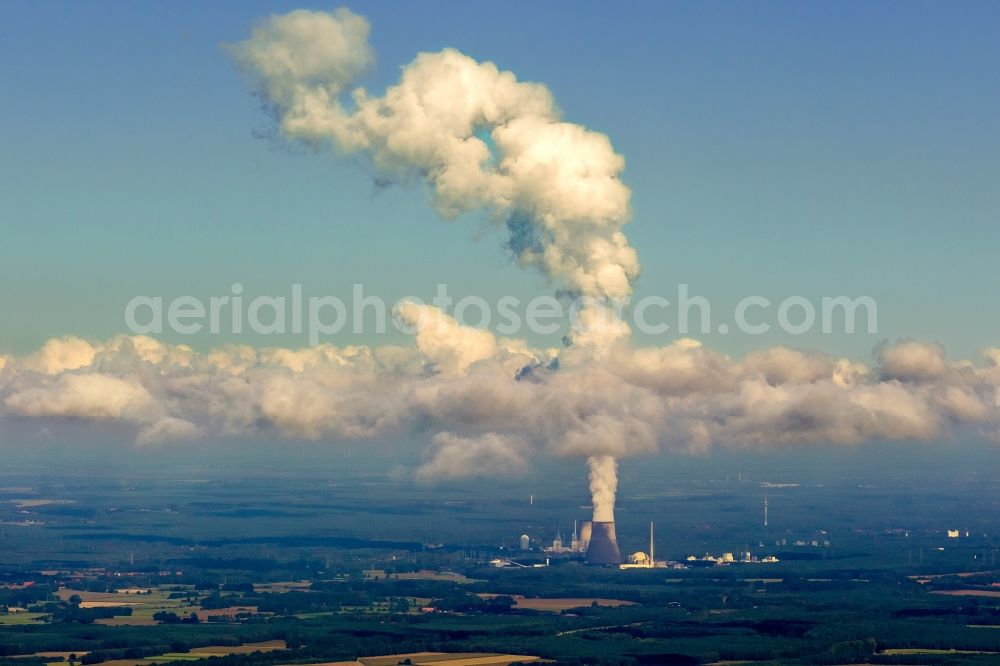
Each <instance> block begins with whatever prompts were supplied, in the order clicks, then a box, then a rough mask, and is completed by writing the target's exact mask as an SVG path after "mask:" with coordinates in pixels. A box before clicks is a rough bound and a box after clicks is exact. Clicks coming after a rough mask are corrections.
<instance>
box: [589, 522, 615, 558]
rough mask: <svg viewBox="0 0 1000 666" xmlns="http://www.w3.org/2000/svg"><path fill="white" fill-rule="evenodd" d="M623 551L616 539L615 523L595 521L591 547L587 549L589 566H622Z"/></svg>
mask: <svg viewBox="0 0 1000 666" xmlns="http://www.w3.org/2000/svg"><path fill="white" fill-rule="evenodd" d="M621 561H622V554H621V551H619V550H618V539H617V538H616V537H615V524H614V523H613V522H598V521H594V522H593V524H592V527H591V536H590V545H589V546H588V547H587V563H588V564H620V563H621Z"/></svg>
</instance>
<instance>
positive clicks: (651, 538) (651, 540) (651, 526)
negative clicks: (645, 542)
mask: <svg viewBox="0 0 1000 666" xmlns="http://www.w3.org/2000/svg"><path fill="white" fill-rule="evenodd" d="M655 562H656V560H654V559H653V521H652V520H651V521H649V566H653V565H654V563H655Z"/></svg>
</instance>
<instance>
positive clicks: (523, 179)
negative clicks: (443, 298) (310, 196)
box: [229, 8, 639, 344]
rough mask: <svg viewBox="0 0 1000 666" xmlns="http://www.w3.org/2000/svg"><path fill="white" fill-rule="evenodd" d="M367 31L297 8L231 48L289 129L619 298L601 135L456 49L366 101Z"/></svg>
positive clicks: (620, 328) (626, 290) (614, 333)
mask: <svg viewBox="0 0 1000 666" xmlns="http://www.w3.org/2000/svg"><path fill="white" fill-rule="evenodd" d="M368 32H369V25H368V21H367V20H366V19H365V18H364V17H362V16H358V15H357V14H354V13H352V12H351V11H349V10H347V9H343V8H342V9H338V10H336V11H335V12H332V13H325V12H311V11H306V10H297V11H293V12H291V13H289V14H285V15H283V16H272V17H270V18H269V19H267V20H265V21H263V22H262V23H260V24H259V25H258V26H257V28H256V29H255V30H254V31H253V34H252V36H251V37H250V39H248V40H246V41H244V42H240V43H238V44H235V45H233V46H231V47H230V48H229V50H230V53H231V54H232V56H233V58H234V59H235V60H236V62H237V63H238V64H239V65H240V66H241V68H242V69H243V71H244V72H245V73H246V74H247V76H248V77H249V78H250V79H251V80H252V81H253V82H254V84H255V85H256V87H257V89H258V90H259V91H260V93H261V95H262V96H263V97H264V99H266V100H267V101H268V102H269V103H270V104H271V105H272V106H273V108H274V110H275V111H276V113H277V116H278V122H279V128H280V131H281V132H282V134H284V136H286V137H287V138H289V139H293V140H298V141H303V142H306V143H309V144H312V145H314V146H317V147H322V146H329V147H332V148H334V149H336V150H337V151H339V152H341V153H346V154H351V153H360V154H362V155H365V156H367V157H368V158H370V160H371V163H372V165H373V167H374V168H375V170H376V171H377V172H378V174H379V177H380V178H381V179H390V180H394V181H408V180H418V179H420V180H423V181H425V182H426V183H428V184H429V185H430V186H431V188H432V191H433V196H434V205H435V207H436V208H437V210H438V211H439V212H440V213H441V214H442V215H443V216H444V217H448V218H451V217H455V216H457V215H459V214H461V213H464V212H470V211H476V210H484V211H486V212H487V213H488V214H489V215H490V216H491V217H492V218H493V219H494V220H495V221H496V222H497V223H498V224H500V225H503V226H504V227H506V230H507V236H508V239H507V245H508V247H509V248H510V250H511V251H512V252H513V253H514V255H515V257H516V258H517V261H518V262H519V263H520V264H521V265H522V266H528V267H534V268H537V269H539V270H541V271H542V272H543V273H544V274H545V275H547V276H548V277H549V278H551V279H552V280H553V281H554V282H555V283H556V285H557V286H558V287H559V288H560V289H563V290H566V291H568V292H570V293H572V294H575V295H580V296H586V297H590V298H593V299H598V300H599V299H607V298H622V297H626V296H628V295H629V294H630V293H631V292H632V283H633V281H634V280H635V279H636V278H637V277H638V274H639V262H638V259H637V257H636V252H635V250H634V249H633V248H632V247H631V246H630V245H629V243H628V239H627V238H626V237H625V234H624V233H622V227H623V226H624V225H625V223H626V222H628V220H629V217H630V209H629V198H630V196H631V192H630V190H629V188H628V187H626V186H625V184H624V183H622V181H621V180H620V178H619V174H620V173H621V171H622V169H623V168H624V166H625V160H624V159H623V158H622V157H621V155H618V154H617V153H615V151H614V148H613V147H612V145H611V141H610V140H609V139H608V137H607V136H605V135H604V134H601V133H598V132H593V131H591V130H589V129H587V128H586V127H583V126H581V125H576V124H573V123H568V122H565V121H563V120H561V118H560V112H559V110H558V109H557V108H556V106H555V103H554V101H553V99H552V95H551V93H550V92H549V90H548V89H547V88H546V87H545V86H544V85H541V84H538V83H527V82H522V81H518V80H517V77H516V76H515V75H514V74H513V73H512V72H508V71H501V70H500V69H498V68H497V66H496V65H494V64H493V63H491V62H477V61H476V60H473V59H472V58H470V57H469V56H467V55H464V54H462V53H459V52H458V51H456V50H454V49H445V50H443V51H440V52H438V53H421V54H420V55H418V56H417V57H416V59H415V60H414V61H413V62H411V63H410V64H408V65H406V66H405V67H404V68H403V73H402V76H401V78H400V80H399V82H398V83H396V84H395V85H393V86H391V87H389V88H388V90H386V92H385V94H384V95H382V96H380V97H379V96H372V95H370V94H369V93H368V91H366V90H365V89H364V88H361V87H357V86H356V85H355V79H356V78H357V77H358V75H360V74H361V73H362V72H363V71H364V69H365V68H366V67H367V66H368V64H369V63H370V62H371V60H372V54H371V49H370V47H369V46H368ZM348 96H349V97H350V103H347V102H346V100H345V98H346V97H348ZM585 309H586V310H596V311H599V312H604V311H605V310H606V308H605V307H604V306H602V305H601V304H600V303H596V304H591V305H589V306H587V307H586V308H585ZM581 319H583V320H584V321H585V324H584V333H585V334H581V335H578V336H577V337H578V338H579V339H580V340H582V341H591V340H596V341H598V342H600V343H602V344H603V343H604V342H606V341H607V340H608V339H609V338H610V339H612V340H613V339H616V338H619V337H623V336H627V335H628V333H629V331H628V327H627V326H624V325H623V324H621V322H620V321H619V320H618V319H617V318H614V317H612V318H610V319H608V318H606V317H600V316H596V315H594V314H593V313H590V314H589V316H586V317H581Z"/></svg>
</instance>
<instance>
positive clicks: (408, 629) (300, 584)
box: [0, 452, 1000, 666]
mask: <svg viewBox="0 0 1000 666" xmlns="http://www.w3.org/2000/svg"><path fill="white" fill-rule="evenodd" d="M862 454H863V452H859V453H858V455H862ZM132 460H133V461H134V466H132V465H133V463H129V464H128V465H126V464H124V462H123V465H122V466H121V467H120V468H119V469H117V470H113V471H110V472H109V471H98V470H92V469H91V470H81V469H78V468H75V467H72V466H67V467H65V468H63V469H59V468H55V469H50V470H48V471H47V472H45V473H44V474H42V475H38V472H37V470H34V469H31V468H30V467H29V468H22V469H18V468H16V467H13V468H8V469H7V470H5V471H4V472H2V473H0V521H2V522H3V526H2V531H0V535H2V536H0V539H2V542H3V544H4V562H3V565H2V569H0V575H2V579H0V581H2V583H0V653H2V654H0V664H4V665H7V664H18V665H19V666H39V665H41V664H46V665H48V664H68V663H69V661H70V659H71V655H72V656H73V659H74V660H75V661H76V662H77V663H105V664H110V665H111V666H138V665H140V664H143V665H145V664H191V663H202V662H204V663H205V664H206V666H207V664H209V663H210V662H209V660H211V663H212V664H222V665H229V664H268V665H280V664H322V663H340V662H344V663H349V664H357V663H359V662H358V660H359V659H360V660H361V661H360V663H362V664H366V665H370V664H385V665H388V664H392V665H393V666H395V664H397V663H399V662H401V661H403V660H405V659H410V660H411V663H422V664H425V665H426V666H430V665H431V664H439V663H447V664H448V665H449V666H466V665H470V666H471V665H473V664H475V665H476V666H484V665H486V664H506V663H513V662H518V663H524V662H530V661H534V660H541V661H554V662H558V663H560V664H585V663H586V664H598V663H600V664H710V663H726V664H735V663H750V664H760V665H775V664H838V663H839V664H843V663H851V664H862V663H865V664H948V665H950V664H990V663H995V659H996V654H998V653H1000V631H997V629H998V628H1000V602H998V599H997V592H996V591H997V589H1000V565H998V564H997V563H996V553H997V549H998V547H1000V539H998V537H997V535H996V534H995V532H994V531H993V529H992V527H993V525H994V520H995V515H996V510H997V508H998V507H997V501H998V500H997V492H996V489H997V488H998V487H1000V478H998V477H996V476H994V475H993V474H992V473H989V472H984V471H983V470H981V469H975V468H974V467H977V466H975V465H971V464H970V465H969V466H968V467H963V466H961V465H958V466H955V465H953V466H951V467H948V466H939V469H941V470H942V474H941V477H940V478H939V479H938V481H937V483H936V487H935V489H934V491H933V492H931V493H926V492H923V493H918V492H916V491H915V486H914V485H913V482H912V481H910V480H908V479H907V476H906V473H905V470H902V471H901V472H900V473H899V474H898V478H896V479H894V480H892V481H885V480H884V479H882V478H881V470H879V469H878V468H877V467H876V468H871V467H869V468H867V469H863V470H860V471H858V470H857V469H856V468H854V467H853V464H852V460H851V459H850V458H849V457H846V458H842V459H840V460H834V461H831V462H830V464H828V465H826V467H827V468H828V469H830V470H831V471H830V472H829V473H828V474H826V473H820V472H816V471H813V465H812V461H806V462H809V463H810V464H809V465H806V466H805V467H806V468H805V469H803V468H801V467H798V466H796V464H795V461H794V460H791V461H785V462H783V463H781V464H780V465H772V463H770V462H766V463H762V464H761V466H760V467H758V468H754V467H753V463H752V461H750V462H748V463H747V464H746V465H742V466H741V467H740V468H738V469H732V468H729V469H720V468H719V467H718V466H717V465H716V464H714V463H712V461H709V460H704V461H700V462H699V461H697V460H688V461H684V460H677V461H676V463H675V465H674V466H672V467H667V468H664V469H663V471H662V473H661V474H650V473H649V469H648V466H647V467H646V468H639V467H634V468H632V469H630V468H629V466H628V465H624V466H623V468H622V478H623V482H624V485H625V488H627V490H625V491H623V492H622V493H621V496H620V498H619V503H618V529H619V535H618V540H619V542H620V544H621V546H622V549H623V551H626V552H632V551H634V550H639V549H644V547H648V539H649V533H648V529H649V527H648V525H649V523H648V521H650V520H652V521H654V522H655V526H656V533H655V541H656V543H655V548H656V553H657V559H660V558H663V559H664V560H666V565H664V566H662V567H661V568H656V569H629V570H619V569H617V568H614V567H600V566H588V565H586V564H584V563H583V562H582V561H581V557H580V556H579V555H574V554H571V553H570V554H559V553H551V552H548V553H547V552H545V551H544V549H545V548H546V547H548V546H549V545H550V544H551V541H552V540H554V539H555V538H556V537H557V536H558V535H560V534H561V535H562V536H563V538H564V539H567V537H568V536H569V535H571V534H572V530H573V524H574V521H579V519H580V518H581V517H585V516H586V515H587V512H588V510H589V507H588V506H587V504H586V496H587V493H586V489H585V488H581V487H580V480H579V474H576V473H574V472H575V470H558V469H554V470H545V471H544V473H542V474H540V476H539V477H538V478H537V479H534V480H533V479H529V480H527V481H525V482H523V483H519V484H513V485H511V484H497V485H494V486H482V485H477V484H452V485H451V486H449V487H446V488H442V487H422V486H420V485H416V484H413V483H411V482H401V481H399V480H396V479H394V478H393V477H392V476H391V475H387V474H384V473H381V472H378V471H377V470H375V469H372V468H371V467H372V466H373V465H376V466H377V461H375V462H373V461H367V462H365V461H360V460H359V461H347V462H346V463H345V461H343V460H337V459H333V458H331V459H328V460H319V461H316V460H314V461H312V463H311V465H310V467H311V472H310V473H302V472H297V473H298V474H299V475H298V476H293V475H292V473H291V469H287V468H286V467H282V465H281V464H278V465H273V466H271V467H270V473H269V475H268V476H267V477H264V476H261V475H260V474H259V473H258V472H255V471H254V470H253V469H251V468H249V465H248V467H239V466H237V467H235V468H233V469H228V470H225V471H224V472H222V471H220V470H219V469H218V468H213V467H212V466H205V465H202V466H199V463H197V461H195V462H191V461H189V463H188V464H187V465H188V466H187V467H186V468H184V469H182V470H180V472H179V473H178V471H177V470H173V471H171V472H169V473H168V472H164V471H162V470H158V469H155V468H151V467H148V466H147V465H145V463H144V461H143V459H142V458H141V457H140V456H134V457H133V458H132ZM284 464H285V465H291V463H288V462H286V463H284ZM920 464H924V463H920ZM838 465H839V468H838V467H837V466H838ZM30 475H34V479H32V478H29V476H30ZM776 485H780V486H781V487H775V486H776ZM251 487H252V488H253V489H254V490H253V499H249V498H248V494H247V489H248V488H251ZM543 488H544V489H543ZM765 494H766V496H767V498H768V502H769V510H770V516H769V525H768V526H767V527H766V528H765V527H764V526H763V522H762V514H761V507H762V501H763V498H764V496H765ZM33 497H37V498H39V499H40V500H41V499H45V500H46V501H44V502H43V501H38V502H31V501H28V500H30V499H31V498H33ZM362 498H363V499H362ZM858 507H863V510H859V508H858ZM903 507H910V509H911V510H905V511H904V510H903ZM954 530H960V534H961V536H960V537H958V538H955V537H949V536H948V532H949V531H954ZM966 533H968V536H966ZM522 534H526V535H528V536H529V537H530V539H531V545H530V549H529V550H527V551H523V550H521V548H520V544H519V540H520V535H522ZM744 550H745V551H746V552H749V553H750V554H751V555H752V556H753V557H754V559H755V561H753V562H749V563H742V562H732V563H727V562H722V559H723V558H721V557H719V556H720V555H721V554H723V553H726V552H732V553H736V554H738V553H740V552H742V551H744ZM706 555H712V556H713V557H715V558H716V559H717V560H719V561H720V562H721V563H718V562H716V561H710V560H707V559H705V556H706ZM692 556H694V557H695V560H694V561H692V560H690V559H689V558H690V557H692ZM765 556H774V557H776V558H777V562H771V563H764V562H760V561H757V560H759V559H761V558H763V557H765ZM737 559H738V558H737ZM546 560H547V561H548V566H544V565H545V563H546ZM497 561H500V562H513V563H515V564H511V565H508V566H502V567H497V566H496V565H495V564H496V562H497ZM536 565H537V566H536ZM422 653H435V654H433V655H427V654H422ZM387 655H408V656H404V657H399V658H398V659H397V660H396V661H392V660H393V659H395V657H394V656H387ZM417 655H420V656H417ZM386 660H388V661H386Z"/></svg>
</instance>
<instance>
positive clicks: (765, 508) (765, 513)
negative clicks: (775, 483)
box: [764, 497, 767, 527]
mask: <svg viewBox="0 0 1000 666" xmlns="http://www.w3.org/2000/svg"><path fill="white" fill-rule="evenodd" d="M764 527H767V497H765V498H764Z"/></svg>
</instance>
